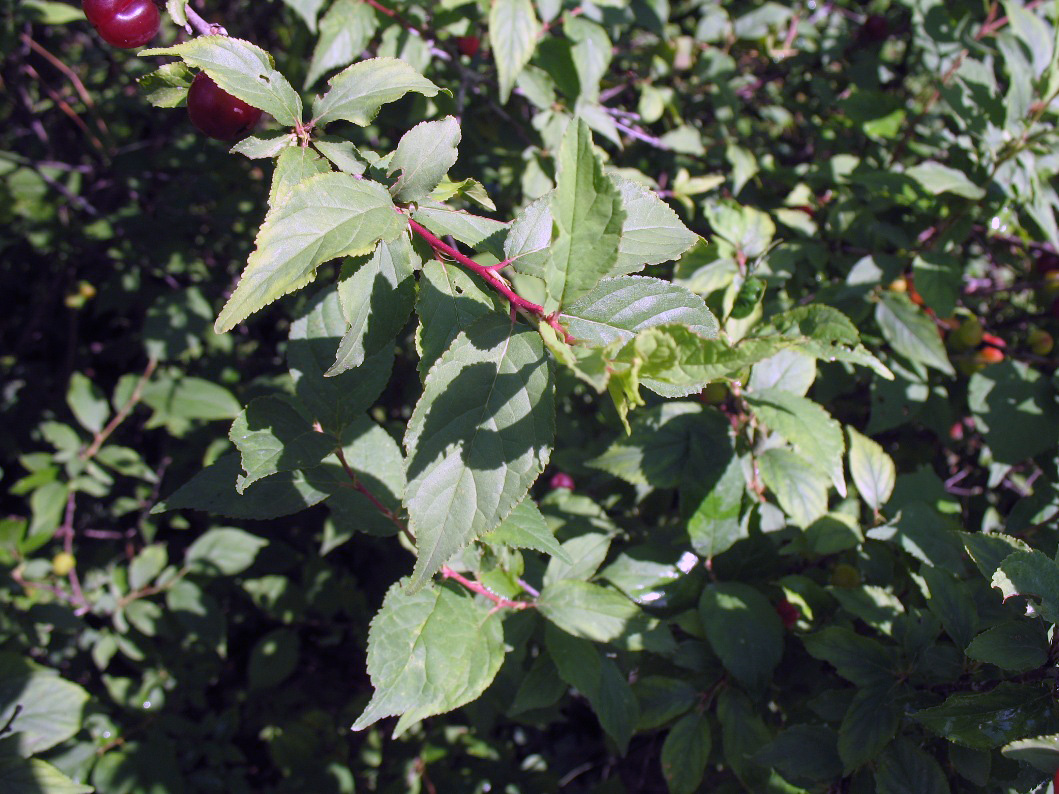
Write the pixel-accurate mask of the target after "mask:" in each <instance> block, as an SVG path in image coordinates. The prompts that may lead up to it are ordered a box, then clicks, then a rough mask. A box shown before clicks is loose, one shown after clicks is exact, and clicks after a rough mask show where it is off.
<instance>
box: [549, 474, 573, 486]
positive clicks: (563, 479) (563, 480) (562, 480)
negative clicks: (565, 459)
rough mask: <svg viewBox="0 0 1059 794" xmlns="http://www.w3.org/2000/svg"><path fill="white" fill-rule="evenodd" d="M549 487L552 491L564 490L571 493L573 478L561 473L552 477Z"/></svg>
mask: <svg viewBox="0 0 1059 794" xmlns="http://www.w3.org/2000/svg"><path fill="white" fill-rule="evenodd" d="M551 486H552V488H553V489H555V488H565V489H566V490H568V491H572V490H574V478H573V477H571V476H570V475H569V474H567V473H566V472H565V471H561V472H559V473H558V474H556V475H555V476H554V477H552V482H551Z"/></svg>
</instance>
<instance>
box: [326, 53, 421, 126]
mask: <svg viewBox="0 0 1059 794" xmlns="http://www.w3.org/2000/svg"><path fill="white" fill-rule="evenodd" d="M327 84H328V85H329V86H330V90H329V91H328V92H327V93H326V94H324V95H323V96H322V97H319V98H318V99H317V100H316V102H314V103H313V118H314V120H315V124H316V125H317V126H323V125H325V124H330V123H331V122H332V121H341V120H344V121H351V122H353V123H354V124H356V125H358V126H360V127H366V126H368V125H369V124H370V123H371V122H372V119H374V118H375V114H376V113H378V112H379V108H381V107H382V106H383V105H385V104H387V103H389V102H395V101H396V100H398V99H400V98H401V97H403V96H404V95H405V94H407V93H408V92H409V91H415V92H416V93H418V94H422V95H423V96H427V97H432V96H435V95H436V94H437V93H438V91H440V90H441V89H439V88H438V87H437V86H436V85H434V84H433V83H432V82H430V81H429V80H427V79H426V78H425V77H423V75H421V74H420V73H419V72H417V71H416V70H415V69H413V68H412V67H411V66H409V65H408V64H407V63H405V62H404V61H402V60H399V59H397V58H369V59H368V60H366V61H360V62H358V63H355V64H353V65H352V66H350V67H348V68H346V69H343V70H342V71H341V72H339V73H338V74H337V75H335V76H334V77H332V78H331V79H330V80H328V81H327Z"/></svg>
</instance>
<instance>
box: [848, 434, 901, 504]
mask: <svg viewBox="0 0 1059 794" xmlns="http://www.w3.org/2000/svg"><path fill="white" fill-rule="evenodd" d="M846 431H847V433H848V434H849V473H850V475H851V476H852V477H853V484H854V485H855V486H856V487H857V493H859V494H860V497H861V499H863V500H864V501H865V502H867V504H868V506H869V507H870V508H871V509H872V510H878V509H879V508H881V507H882V506H883V505H884V504H886V503H887V502H888V501H889V500H890V495H891V494H892V493H893V491H894V485H895V484H896V483H897V467H896V466H895V465H894V462H893V459H892V458H891V457H890V456H889V455H887V454H886V451H885V450H884V449H883V448H882V447H881V446H880V445H879V444H877V443H876V442H874V441H872V440H871V439H870V438H868V437H867V436H864V435H862V434H860V433H858V432H857V431H856V430H854V429H853V428H852V427H850V428H847V429H846Z"/></svg>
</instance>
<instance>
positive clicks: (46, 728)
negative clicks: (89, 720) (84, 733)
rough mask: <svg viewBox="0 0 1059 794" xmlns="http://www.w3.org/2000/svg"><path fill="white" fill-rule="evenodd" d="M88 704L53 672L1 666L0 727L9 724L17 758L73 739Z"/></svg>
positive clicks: (78, 690)
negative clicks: (17, 754)
mask: <svg viewBox="0 0 1059 794" xmlns="http://www.w3.org/2000/svg"><path fill="white" fill-rule="evenodd" d="M9 656H11V654H6V653H5V654H3V657H9ZM0 658H2V657H0ZM3 661H5V662H6V661H7V659H6V658H5V659H3ZM87 702H88V693H87V692H86V691H85V690H84V689H82V688H81V687H79V686H78V685H77V684H74V683H71V682H70V681H66V680H64V679H62V678H59V676H58V675H57V674H56V673H55V672H54V671H53V670H48V669H46V668H42V667H37V666H36V665H33V666H32V667H31V668H30V669H29V670H26V669H25V668H24V667H23V668H22V669H19V668H18V667H16V666H14V665H10V664H4V665H3V670H2V677H0V725H8V724H10V726H11V732H12V734H13V735H12V742H13V744H14V745H15V749H16V752H18V753H19V754H20V755H23V756H29V755H33V754H35V753H40V752H44V751H45V750H48V749H50V748H52V747H55V746H56V745H58V744H61V743H62V742H65V741H66V740H67V739H70V738H72V737H73V736H74V735H75V734H76V733H77V732H78V731H79V730H81V712H82V710H83V709H84V706H85V704H86V703H87ZM19 707H21V708H19ZM16 711H17V712H18V713H17V714H16Z"/></svg>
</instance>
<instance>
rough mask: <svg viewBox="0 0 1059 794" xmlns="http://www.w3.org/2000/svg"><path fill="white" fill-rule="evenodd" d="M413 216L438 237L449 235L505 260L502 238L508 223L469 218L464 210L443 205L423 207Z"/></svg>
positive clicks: (474, 216)
mask: <svg viewBox="0 0 1059 794" xmlns="http://www.w3.org/2000/svg"><path fill="white" fill-rule="evenodd" d="M412 217H413V218H414V219H415V220H417V221H419V222H420V223H422V224H423V225H424V226H426V227H427V228H428V229H430V231H432V232H433V233H434V234H436V235H438V237H445V236H446V235H451V236H452V237H455V238H456V239H457V240H459V241H460V242H461V243H464V244H465V245H469V246H471V247H472V248H483V249H485V250H486V251H488V252H489V253H491V254H493V255H494V256H496V257H497V259H503V258H504V237H505V236H506V234H507V229H508V224H506V223H502V222H501V221H495V220H493V219H492V218H483V217H482V216H481V215H472V214H471V213H469V212H464V211H463V210H454V209H450V208H448V207H445V206H444V205H438V206H423V205H422V204H421V205H419V207H418V208H417V209H416V211H415V212H413V213H412Z"/></svg>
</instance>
